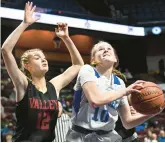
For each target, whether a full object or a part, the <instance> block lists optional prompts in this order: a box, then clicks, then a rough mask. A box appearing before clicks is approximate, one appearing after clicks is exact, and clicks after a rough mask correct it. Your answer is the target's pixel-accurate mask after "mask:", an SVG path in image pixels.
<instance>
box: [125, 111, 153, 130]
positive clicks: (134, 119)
mask: <svg viewBox="0 0 165 143" xmlns="http://www.w3.org/2000/svg"><path fill="white" fill-rule="evenodd" d="M153 116H154V115H143V114H140V113H136V114H134V115H131V116H130V117H128V120H127V123H126V124H125V125H124V127H125V128H126V129H131V128H134V127H136V126H138V125H140V124H142V123H144V122H145V121H147V120H148V119H150V118H152V117H153Z"/></svg>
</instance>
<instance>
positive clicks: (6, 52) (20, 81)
mask: <svg viewBox="0 0 165 143" xmlns="http://www.w3.org/2000/svg"><path fill="white" fill-rule="evenodd" d="M32 5H33V3H32V2H27V3H26V6H25V13H24V20H23V22H21V24H20V25H19V26H18V27H17V28H16V29H15V30H14V31H13V32H12V33H11V34H10V35H9V37H8V38H7V39H6V41H5V42H4V44H3V45H2V49H1V51H2V56H3V59H4V62H5V66H6V68H7V71H8V73H9V76H10V77H11V79H12V81H13V83H14V85H15V87H16V89H17V95H18V96H17V101H19V100H21V99H22V98H23V97H22V96H23V95H24V90H25V89H26V87H27V83H28V82H27V79H26V76H25V75H24V74H23V73H22V72H21V71H20V69H19V68H18V66H17V63H16V60H15V58H14V56H13V54H12V51H13V48H14V46H15V44H16V43H17V41H18V39H19V37H20V36H21V34H22V33H23V32H24V30H25V29H26V28H27V27H28V26H29V25H31V24H32V23H34V22H35V21H37V20H38V19H39V18H35V17H33V16H32V15H33V12H34V10H35V8H36V7H35V6H34V7H33V6H32ZM21 95H22V96H21Z"/></svg>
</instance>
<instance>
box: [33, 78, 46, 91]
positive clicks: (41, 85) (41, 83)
mask: <svg viewBox="0 0 165 143" xmlns="http://www.w3.org/2000/svg"><path fill="white" fill-rule="evenodd" d="M32 83H33V84H34V85H35V86H36V87H37V88H38V89H45V88H46V80H45V77H33V78H32Z"/></svg>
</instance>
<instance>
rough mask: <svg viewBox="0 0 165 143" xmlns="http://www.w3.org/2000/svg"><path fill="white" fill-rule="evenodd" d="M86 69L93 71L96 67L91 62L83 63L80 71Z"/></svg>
mask: <svg viewBox="0 0 165 143" xmlns="http://www.w3.org/2000/svg"><path fill="white" fill-rule="evenodd" d="M84 71H90V72H92V71H94V68H93V67H92V66H91V65H89V64H85V65H83V66H82V67H81V69H80V73H81V72H84Z"/></svg>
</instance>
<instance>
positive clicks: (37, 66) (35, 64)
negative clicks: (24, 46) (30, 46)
mask: <svg viewBox="0 0 165 143" xmlns="http://www.w3.org/2000/svg"><path fill="white" fill-rule="evenodd" d="M27 67H28V68H27V69H28V71H29V72H30V73H31V75H38V76H39V75H42V74H45V73H46V72H47V71H48V70H49V67H48V62H47V60H46V58H45V55H44V54H43V52H42V51H34V52H31V53H30V55H29V62H28V66H27Z"/></svg>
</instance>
